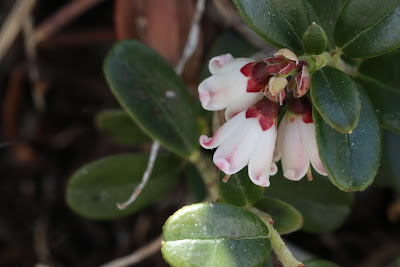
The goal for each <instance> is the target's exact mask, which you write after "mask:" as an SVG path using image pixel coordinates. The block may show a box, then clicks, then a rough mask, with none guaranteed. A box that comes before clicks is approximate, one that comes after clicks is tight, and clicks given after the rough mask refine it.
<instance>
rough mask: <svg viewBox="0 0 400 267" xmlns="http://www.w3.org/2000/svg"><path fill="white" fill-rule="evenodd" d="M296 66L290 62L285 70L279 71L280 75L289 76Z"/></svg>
mask: <svg viewBox="0 0 400 267" xmlns="http://www.w3.org/2000/svg"><path fill="white" fill-rule="evenodd" d="M295 66H296V64H295V63H294V62H293V61H292V62H290V63H289V64H287V65H286V67H285V68H283V69H281V70H280V71H279V73H280V74H289V73H290V72H291V71H292V70H294V68H295Z"/></svg>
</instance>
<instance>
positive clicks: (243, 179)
mask: <svg viewBox="0 0 400 267" xmlns="http://www.w3.org/2000/svg"><path fill="white" fill-rule="evenodd" d="M224 177H225V174H224V173H223V172H221V171H220V172H218V191H219V196H220V197H221V199H222V200H223V201H224V202H226V203H229V204H232V205H235V206H239V207H244V206H247V205H251V204H253V203H254V202H256V201H257V200H259V199H260V198H261V196H262V194H263V192H264V187H261V186H258V185H255V184H254V183H253V182H252V181H251V180H250V178H249V175H248V171H247V167H246V168H244V169H242V170H241V171H240V172H237V173H235V174H232V175H231V176H230V177H229V180H228V181H227V182H226V183H225V182H223V181H222V179H223V178H224Z"/></svg>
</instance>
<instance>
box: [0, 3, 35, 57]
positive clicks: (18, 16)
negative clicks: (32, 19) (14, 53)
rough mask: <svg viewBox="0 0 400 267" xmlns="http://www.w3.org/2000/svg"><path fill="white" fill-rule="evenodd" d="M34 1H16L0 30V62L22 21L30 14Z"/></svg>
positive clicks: (20, 27)
mask: <svg viewBox="0 0 400 267" xmlns="http://www.w3.org/2000/svg"><path fill="white" fill-rule="evenodd" d="M35 3H36V0H18V1H17V2H16V3H15V4H14V6H13V8H12V10H11V12H10V14H9V15H8V16H7V18H6V20H5V21H4V23H3V25H2V26H1V29H0V60H1V59H2V58H3V57H4V55H5V54H6V53H7V51H8V49H9V48H10V46H11V44H12V43H13V42H14V40H15V38H16V37H17V35H18V33H19V32H20V30H21V29H22V26H23V24H24V21H25V20H24V19H25V18H27V16H28V15H29V14H30V13H31V11H32V8H33V7H34V6H35Z"/></svg>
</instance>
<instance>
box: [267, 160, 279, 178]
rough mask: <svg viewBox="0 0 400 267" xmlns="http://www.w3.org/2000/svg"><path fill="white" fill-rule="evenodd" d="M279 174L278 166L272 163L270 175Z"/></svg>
mask: <svg viewBox="0 0 400 267" xmlns="http://www.w3.org/2000/svg"><path fill="white" fill-rule="evenodd" d="M277 172H278V166H276V163H275V162H272V163H271V167H270V169H269V175H275V174H276V173H277Z"/></svg>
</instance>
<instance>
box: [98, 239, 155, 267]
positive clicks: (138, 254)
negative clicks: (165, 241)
mask: <svg viewBox="0 0 400 267" xmlns="http://www.w3.org/2000/svg"><path fill="white" fill-rule="evenodd" d="M161 241H162V235H160V236H159V237H157V238H156V239H154V240H153V241H151V242H150V243H148V244H147V245H145V246H144V247H141V248H140V249H138V250H136V251H135V252H134V253H133V254H131V255H128V256H125V257H122V258H119V259H115V260H113V261H110V262H108V263H106V264H104V265H101V266H100V267H124V266H128V265H132V264H136V263H138V262H141V261H142V260H143V259H145V258H147V257H149V256H151V255H153V254H154V253H156V252H157V251H159V250H160V247H161Z"/></svg>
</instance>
